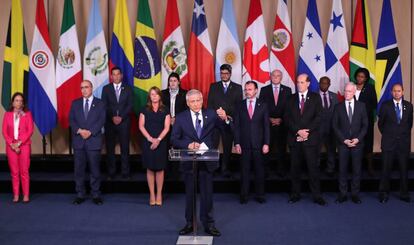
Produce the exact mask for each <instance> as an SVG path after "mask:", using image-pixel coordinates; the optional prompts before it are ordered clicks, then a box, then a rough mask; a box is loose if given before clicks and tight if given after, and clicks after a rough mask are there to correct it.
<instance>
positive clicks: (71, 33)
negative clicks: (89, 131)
mask: <svg viewBox="0 0 414 245" xmlns="http://www.w3.org/2000/svg"><path fill="white" fill-rule="evenodd" d="M56 59H57V62H56V91H57V92H56V93H57V105H58V119H59V123H60V125H61V126H62V127H63V128H68V127H69V110H70V106H71V104H72V101H73V100H74V99H76V98H78V97H80V96H81V91H80V84H81V82H82V64H81V55H80V51H79V42H78V35H77V33H76V25H75V15H74V13H73V4H72V0H65V4H64V7H63V19H62V26H61V32H60V39H59V51H58V55H57V58H56Z"/></svg>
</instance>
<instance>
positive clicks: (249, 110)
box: [248, 100, 253, 119]
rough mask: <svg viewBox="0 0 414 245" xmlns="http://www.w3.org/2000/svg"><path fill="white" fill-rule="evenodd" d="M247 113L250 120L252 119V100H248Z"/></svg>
mask: <svg viewBox="0 0 414 245" xmlns="http://www.w3.org/2000/svg"><path fill="white" fill-rule="evenodd" d="M248 112H249V117H250V119H252V118H253V100H249V108H248Z"/></svg>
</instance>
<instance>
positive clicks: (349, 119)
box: [332, 83, 368, 204]
mask: <svg viewBox="0 0 414 245" xmlns="http://www.w3.org/2000/svg"><path fill="white" fill-rule="evenodd" d="M355 92H356V85H355V84H353V83H347V84H346V85H345V91H344V95H345V101H343V102H341V103H339V104H337V105H336V106H335V110H334V115H333V119H332V127H333V130H334V132H335V135H336V139H337V143H338V155H339V178H338V179H339V196H338V198H337V199H336V202H337V203H343V202H345V201H346V200H347V196H346V194H347V192H348V162H349V158H351V162H352V182H351V195H352V202H354V203H356V204H360V203H361V199H360V198H359V189H360V180H361V161H362V156H363V150H364V137H365V134H366V133H367V128H368V117H367V113H366V111H365V105H364V103H362V102H360V101H357V100H355V98H354V95H355Z"/></svg>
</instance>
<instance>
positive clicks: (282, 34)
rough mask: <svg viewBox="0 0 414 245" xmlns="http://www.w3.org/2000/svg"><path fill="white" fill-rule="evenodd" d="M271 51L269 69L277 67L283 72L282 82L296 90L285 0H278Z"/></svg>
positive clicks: (292, 49) (291, 43) (291, 42)
mask: <svg viewBox="0 0 414 245" xmlns="http://www.w3.org/2000/svg"><path fill="white" fill-rule="evenodd" d="M271 50H272V52H271V53H270V70H271V71H273V70H275V69H278V70H280V71H282V73H283V79H282V83H283V84H284V85H286V86H288V87H290V88H291V89H292V91H293V92H294V91H295V90H296V86H295V82H294V81H295V71H296V67H295V49H294V47H293V38H292V29H291V27H290V18H289V12H288V6H287V0H279V1H278V3H277V14H276V20H275V27H274V28H273V35H272V49H271Z"/></svg>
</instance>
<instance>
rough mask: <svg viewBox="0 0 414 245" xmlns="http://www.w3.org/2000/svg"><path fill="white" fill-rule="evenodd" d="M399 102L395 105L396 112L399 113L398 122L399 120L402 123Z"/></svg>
mask: <svg viewBox="0 0 414 245" xmlns="http://www.w3.org/2000/svg"><path fill="white" fill-rule="evenodd" d="M398 104H399V103H397V104H396V106H395V113H396V114H397V122H398V124H400V122H401V110H400V106H399V105H398Z"/></svg>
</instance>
